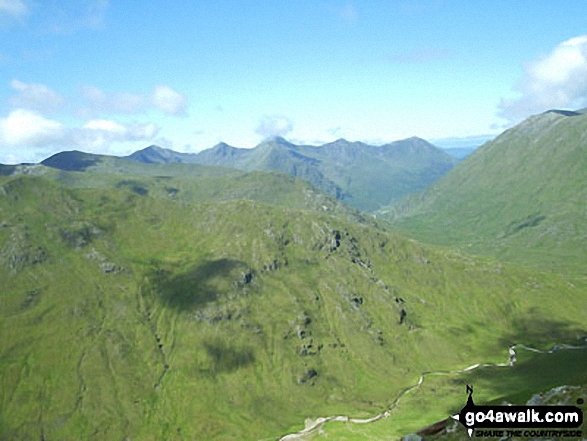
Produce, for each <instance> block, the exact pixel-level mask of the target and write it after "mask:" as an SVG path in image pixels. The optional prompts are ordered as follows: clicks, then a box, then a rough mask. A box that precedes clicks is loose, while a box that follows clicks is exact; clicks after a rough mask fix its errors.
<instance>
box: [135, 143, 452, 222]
mask: <svg viewBox="0 0 587 441" xmlns="http://www.w3.org/2000/svg"><path fill="white" fill-rule="evenodd" d="M129 158H130V159H133V160H135V161H140V162H145V163H169V162H183V163H199V164H205V165H214V166H222V167H233V168H237V169H240V170H245V171H253V170H271V171H278V172H282V173H286V174H289V175H292V176H295V177H298V178H301V179H304V180H306V181H307V182H309V183H311V184H312V185H314V186H315V187H317V188H320V189H322V190H323V191H325V192H327V193H328V194H330V195H331V196H335V197H336V198H337V199H340V200H341V201H343V202H345V203H346V204H348V205H351V206H353V207H355V208H358V209H360V210H363V211H373V210H376V209H378V208H380V207H382V206H384V205H387V204H390V203H392V202H394V201H397V200H399V199H400V198H402V197H404V196H406V195H408V194H410V193H412V192H414V191H418V190H422V189H424V188H425V187H427V186H428V185H430V184H432V183H433V182H434V181H436V180H437V179H438V178H440V177H441V176H442V175H444V174H445V173H446V172H447V171H448V170H450V169H451V168H452V167H453V166H454V165H455V164H456V163H457V160H456V159H455V158H453V157H451V156H449V155H448V154H447V153H445V152H443V151H442V150H440V149H438V148H436V147H434V146H433V145H432V144H430V143H428V142H426V141H424V140H423V139H420V138H410V139H405V140H403V141H397V142H393V143H390V144H385V145H382V146H380V147H375V146H372V145H368V144H364V143H362V142H348V141H346V140H344V139H339V140H338V141H334V142H332V143H329V144H324V145H322V146H319V147H314V146H306V145H295V144H292V143H290V142H287V141H286V140H285V139H283V138H279V137H277V138H273V139H271V140H268V141H265V142H263V143H261V144H259V145H258V146H257V147H255V148H253V149H241V148H235V147H231V146H229V145H227V144H224V143H221V144H218V145H217V146H215V147H213V148H211V149H209V150H204V151H202V152H200V153H198V154H187V153H177V152H174V151H172V150H168V149H162V148H160V147H156V146H151V147H147V148H146V149H144V150H141V151H139V152H135V153H133V154H132V155H130V156H129Z"/></svg>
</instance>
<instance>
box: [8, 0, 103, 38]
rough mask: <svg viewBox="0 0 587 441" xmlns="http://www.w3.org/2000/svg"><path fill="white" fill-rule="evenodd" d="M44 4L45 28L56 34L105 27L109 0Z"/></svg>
mask: <svg viewBox="0 0 587 441" xmlns="http://www.w3.org/2000/svg"><path fill="white" fill-rule="evenodd" d="M0 1H1V0H0ZM44 6H45V7H44V8H43V14H44V15H45V17H46V26H45V28H46V29H45V30H46V31H47V32H50V33H55V34H71V33H74V32H77V31H79V30H80V29H84V28H90V29H100V28H103V27H104V25H105V22H106V19H105V18H106V12H107V10H108V6H109V1H108V0H61V1H59V2H53V3H50V4H48V5H44Z"/></svg>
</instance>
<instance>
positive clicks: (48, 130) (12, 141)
mask: <svg viewBox="0 0 587 441" xmlns="http://www.w3.org/2000/svg"><path fill="white" fill-rule="evenodd" d="M65 132H66V130H65V128H64V126H63V125H62V124H61V123H59V122H58V121H53V120H50V119H46V118H44V117H43V116H41V115H39V114H38V113H35V112H32V111H29V110H25V109H16V110H14V111H12V112H10V114H9V115H8V116H7V117H6V118H2V119H0V146H2V147H4V146H9V147H21V146H22V147H25V146H43V145H45V144H52V143H54V142H58V141H59V139H61V138H62V137H63V136H64V134H65Z"/></svg>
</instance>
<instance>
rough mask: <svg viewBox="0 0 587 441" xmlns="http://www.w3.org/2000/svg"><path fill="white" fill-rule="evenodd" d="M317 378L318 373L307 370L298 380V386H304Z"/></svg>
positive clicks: (313, 370)
mask: <svg viewBox="0 0 587 441" xmlns="http://www.w3.org/2000/svg"><path fill="white" fill-rule="evenodd" d="M317 376H318V372H316V370H315V369H308V370H307V371H306V372H304V374H303V375H302V376H301V377H299V378H298V384H305V383H307V382H308V381H310V380H311V379H312V378H315V377H317Z"/></svg>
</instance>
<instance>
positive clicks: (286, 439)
mask: <svg viewBox="0 0 587 441" xmlns="http://www.w3.org/2000/svg"><path fill="white" fill-rule="evenodd" d="M585 342H586V343H587V338H585ZM516 349H523V350H526V351H530V352H536V353H539V354H554V353H555V352H558V351H561V350H572V349H587V345H584V346H572V345H567V344H561V345H556V346H553V348H552V349H550V350H548V351H543V350H540V349H536V348H532V347H530V346H526V345H523V344H516V345H513V346H510V347H509V348H508V352H509V360H508V362H507V363H476V364H473V365H471V366H468V367H466V368H464V369H458V370H456V371H429V372H423V373H422V375H421V376H420V378H419V379H418V382H417V383H416V384H414V385H413V386H410V387H408V388H406V389H404V390H403V391H401V392H400V393H399V395H398V396H397V397H396V399H395V400H394V401H393V402H392V403H391V404H390V406H389V408H388V409H387V410H385V411H384V412H381V413H380V414H377V415H375V416H374V417H372V418H351V417H348V416H345V415H338V416H329V417H320V418H318V419H316V420H315V421H313V422H311V423H308V422H307V423H306V427H305V428H304V429H302V430H300V431H299V432H295V433H290V434H287V435H283V436H281V437H280V438H278V440H279V441H293V440H301V439H302V438H303V437H304V436H306V435H310V434H313V433H314V432H316V431H317V430H319V429H320V428H322V426H324V424H326V423H329V422H331V421H340V422H345V423H354V424H368V423H374V422H375V421H379V420H381V419H384V418H388V417H389V416H390V415H391V412H392V411H393V409H395V408H396V407H397V405H398V403H399V402H400V400H401V399H402V397H404V396H405V395H407V394H408V393H410V392H411V391H413V390H414V389H418V388H419V387H420V385H421V384H422V383H423V382H424V378H425V377H426V376H429V375H458V374H462V373H465V372H471V371H473V370H475V369H479V368H484V367H512V366H514V365H515V364H516Z"/></svg>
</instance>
